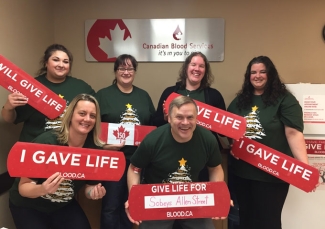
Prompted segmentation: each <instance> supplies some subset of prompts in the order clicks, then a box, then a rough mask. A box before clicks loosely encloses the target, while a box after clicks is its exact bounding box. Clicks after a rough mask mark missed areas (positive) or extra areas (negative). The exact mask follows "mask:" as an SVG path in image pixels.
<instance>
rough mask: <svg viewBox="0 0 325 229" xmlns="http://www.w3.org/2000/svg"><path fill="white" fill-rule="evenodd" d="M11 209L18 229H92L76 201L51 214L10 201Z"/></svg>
mask: <svg viewBox="0 0 325 229" xmlns="http://www.w3.org/2000/svg"><path fill="white" fill-rule="evenodd" d="M9 208H10V211H11V215H12V218H13V220H14V223H15V225H16V228H17V229H31V228H33V229H91V228H90V224H89V221H88V219H87V216H86V215H85V213H84V211H83V210H82V208H81V207H80V205H79V204H78V202H77V201H76V200H75V199H73V201H72V202H71V203H69V204H68V205H67V206H65V207H63V208H60V209H59V210H57V211H55V212H51V213H44V212H40V211H37V210H34V209H31V208H25V207H19V206H15V205H14V204H12V203H11V202H10V201H9Z"/></svg>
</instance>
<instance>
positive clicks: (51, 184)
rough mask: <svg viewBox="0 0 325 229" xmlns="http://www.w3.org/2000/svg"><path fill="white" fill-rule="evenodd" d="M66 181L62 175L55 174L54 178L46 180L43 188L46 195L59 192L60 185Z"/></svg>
mask: <svg viewBox="0 0 325 229" xmlns="http://www.w3.org/2000/svg"><path fill="white" fill-rule="evenodd" d="M62 181H64V177H62V176H61V173H59V172H57V173H54V174H53V175H52V176H50V177H49V178H47V179H46V181H44V182H43V183H42V188H43V189H44V191H45V194H53V193H55V192H56V190H58V188H59V186H60V184H61V183H62Z"/></svg>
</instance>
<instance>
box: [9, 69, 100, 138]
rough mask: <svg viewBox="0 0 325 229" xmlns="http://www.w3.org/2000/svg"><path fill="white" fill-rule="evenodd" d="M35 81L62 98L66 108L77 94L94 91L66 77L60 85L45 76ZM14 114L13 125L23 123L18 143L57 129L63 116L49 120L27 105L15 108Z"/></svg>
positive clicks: (92, 93)
mask: <svg viewBox="0 0 325 229" xmlns="http://www.w3.org/2000/svg"><path fill="white" fill-rule="evenodd" d="M35 79H36V80H37V81H39V82H40V83H42V84H43V85H44V86H46V87H47V88H49V89H50V90H52V91H53V92H55V93H56V94H58V95H60V96H63V99H65V100H66V102H67V107H68V105H69V103H70V102H71V100H72V99H73V98H74V97H75V96H77V95H78V94H81V93H86V94H90V95H94V94H95V91H94V90H93V89H92V88H91V86H89V85H88V84H87V83H86V82H84V81H82V80H80V79H76V78H73V77H71V76H67V78H66V80H65V81H64V82H62V83H52V82H50V81H48V80H47V78H46V77H45V74H44V75H40V76H38V77H36V78H35ZM16 112H17V117H16V120H15V123H20V122H24V125H23V129H22V131H21V133H20V137H19V141H22V142H30V141H32V140H33V139H34V138H35V137H37V136H38V135H40V134H41V133H43V132H45V131H48V130H51V129H55V128H58V127H59V125H60V123H61V121H60V119H61V117H63V114H64V113H63V114H61V115H60V117H58V118H56V119H53V120H50V119H48V118H47V117H46V116H45V115H43V114H42V113H40V112H39V111H37V110H36V109H34V108H33V107H31V106H30V105H28V104H27V105H25V106H20V107H16Z"/></svg>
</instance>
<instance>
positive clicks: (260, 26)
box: [54, 0, 325, 105]
mask: <svg viewBox="0 0 325 229" xmlns="http://www.w3.org/2000/svg"><path fill="white" fill-rule="evenodd" d="M56 2H62V4H55V5H54V11H55V12H57V13H56V16H55V23H54V27H55V41H57V42H62V43H64V44H65V45H66V46H67V47H69V48H70V49H71V51H72V52H73V54H74V57H75V60H76V61H75V65H74V69H73V75H74V76H76V77H80V78H82V79H84V80H86V81H88V82H91V84H92V85H93V87H94V88H95V89H96V90H98V89H100V88H102V87H103V85H105V84H110V83H111V81H112V79H113V76H114V75H113V65H112V64H109V63H93V62H86V61H85V55H84V45H85V41H84V40H85V39H84V22H85V20H87V19H98V18H105V19H109V18H190V17H191V18H196V17H197V18H205V17H206V18H210V17H222V18H224V19H225V60H224V61H223V62H214V63H211V65H212V70H213V73H214V75H215V82H214V84H213V86H214V87H215V88H217V89H219V90H220V92H221V93H222V94H223V96H224V98H225V101H226V103H227V104H229V102H230V101H231V100H232V99H233V97H234V95H235V93H236V92H237V91H238V90H239V88H240V86H241V83H242V80H243V74H244V71H245V68H246V66H247V64H248V62H249V61H250V60H251V59H252V58H253V57H254V56H257V55H268V56H269V57H270V58H271V59H272V60H273V61H274V63H275V65H276V66H277V68H278V71H279V72H280V75H281V76H282V78H283V80H284V81H285V82H286V83H296V82H307V81H308V82H312V83H325V79H324V77H323V76H324V73H325V64H324V60H325V43H324V41H323V40H322V37H321V30H322V28H323V26H324V24H325V15H324V8H325V2H324V1H318V0H312V1H304V0H296V1H295V0H287V1H276V0H275V1H267V0H246V1H242V0H227V1H221V0H201V1H198V0H177V1H174V0H165V1H157V0H152V1H147V0H137V1H130V0H126V1H122V2H121V1H109V0H97V1H86V0H84V1H80V0H70V1H61V0H59V1H56ZM63 6H64V7H63ZM194 29H195V28H194ZM180 66H181V63H140V64H139V72H138V73H137V77H136V81H135V84H136V85H138V86H140V87H142V88H143V89H145V90H147V91H148V92H149V94H150V95H151V97H152V99H153V101H154V104H155V105H157V102H158V99H159V97H160V95H161V92H162V91H163V89H164V88H166V87H167V86H170V85H172V84H174V83H175V81H176V78H177V73H178V70H179V68H180ZM90 77H91V80H90Z"/></svg>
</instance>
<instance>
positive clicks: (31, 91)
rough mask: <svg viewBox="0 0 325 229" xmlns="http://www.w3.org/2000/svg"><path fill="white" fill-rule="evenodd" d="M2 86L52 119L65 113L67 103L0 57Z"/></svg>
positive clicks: (0, 80) (0, 82)
mask: <svg viewBox="0 0 325 229" xmlns="http://www.w3.org/2000/svg"><path fill="white" fill-rule="evenodd" d="M0 85H1V86H2V87H4V88H5V89H7V90H8V91H10V92H18V93H20V94H23V95H24V96H26V97H27V98H28V104H29V105H31V106H32V107H34V108H35V109H36V110H38V111H39V112H41V113H42V114H44V115H45V116H47V117H48V118H50V119H54V118H56V117H58V116H59V115H60V114H62V113H63V111H64V108H65V107H66V101H65V100H64V99H62V98H61V97H60V96H58V95H57V94H55V93H54V92H53V91H51V90H50V89H48V88H47V87H45V86H44V85H43V84H41V83H40V82H38V81H37V80H35V79H34V78H33V77H31V76H29V75H28V74H27V73H26V72H24V71H23V70H21V69H20V68H18V67H17V66H16V65H14V64H13V63H11V62H10V61H9V60H7V59H6V58H4V57H3V56H1V55H0Z"/></svg>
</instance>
